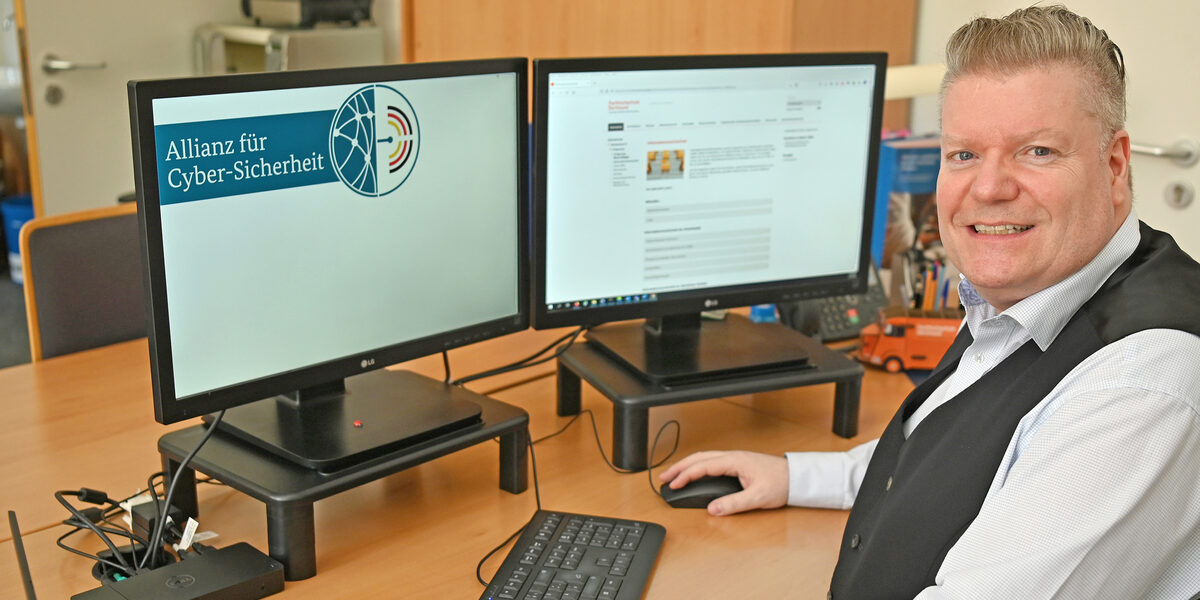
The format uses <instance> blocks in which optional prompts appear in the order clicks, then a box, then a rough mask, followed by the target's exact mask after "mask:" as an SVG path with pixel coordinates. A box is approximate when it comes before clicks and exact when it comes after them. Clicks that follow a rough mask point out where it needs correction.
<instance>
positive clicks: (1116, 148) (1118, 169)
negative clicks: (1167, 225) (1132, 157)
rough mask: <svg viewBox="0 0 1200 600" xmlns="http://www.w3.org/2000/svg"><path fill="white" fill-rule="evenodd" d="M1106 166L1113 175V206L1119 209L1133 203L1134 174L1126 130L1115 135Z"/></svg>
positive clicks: (1110, 144)
mask: <svg viewBox="0 0 1200 600" xmlns="http://www.w3.org/2000/svg"><path fill="white" fill-rule="evenodd" d="M1105 158H1106V164H1107V165H1108V168H1109V172H1110V173H1111V174H1112V178H1111V181H1110V185H1111V187H1112V194H1113V204H1114V205H1115V206H1116V207H1117V208H1119V207H1122V206H1125V207H1128V206H1129V205H1130V204H1131V203H1132V202H1133V174H1132V172H1131V171H1130V166H1129V132H1128V131H1125V130H1124V129H1122V130H1120V131H1118V132H1116V133H1114V134H1113V136H1112V139H1111V140H1109V142H1108V151H1107V152H1106V154H1105Z"/></svg>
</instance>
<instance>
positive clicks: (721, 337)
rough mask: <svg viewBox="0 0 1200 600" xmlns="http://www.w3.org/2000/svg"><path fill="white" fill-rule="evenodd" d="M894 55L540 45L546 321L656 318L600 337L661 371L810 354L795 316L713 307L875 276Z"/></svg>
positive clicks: (539, 182)
mask: <svg viewBox="0 0 1200 600" xmlns="http://www.w3.org/2000/svg"><path fill="white" fill-rule="evenodd" d="M885 65H886V55H885V54H883V53H837V54H787V55H742V56H679V57H625V58H586V59H558V60H538V61H535V62H534V147H535V150H534V156H535V158H534V261H535V264H534V291H533V303H534V305H533V317H532V318H533V326H534V327H535V328H548V327H561V326H568V325H578V326H592V325H599V324H604V323H609V322H612V321H622V320H628V319H647V321H646V327H645V328H643V327H642V324H640V323H637V324H632V325H630V324H620V325H616V324H610V325H605V326H602V327H594V328H592V329H590V330H589V332H588V339H589V340H590V341H591V342H593V343H594V344H596V345H597V346H599V347H600V348H601V349H602V350H605V351H607V352H610V353H611V354H612V355H613V356H615V357H617V358H619V359H620V360H621V362H623V363H624V364H626V366H629V367H630V368H632V369H634V370H636V371H637V372H638V373H639V374H641V375H643V376H645V377H647V378H649V379H651V380H654V381H656V382H668V383H669V382H671V381H676V382H684V381H691V380H697V379H701V380H702V379H705V378H707V377H710V376H712V377H718V376H728V375H737V374H741V373H747V372H753V371H756V370H761V369H772V368H792V367H795V366H798V365H801V364H803V363H804V361H805V356H804V354H803V352H802V351H800V350H799V348H798V347H797V345H796V344H795V343H794V340H791V339H789V338H788V337H787V336H788V335H790V334H791V333H793V332H791V331H790V330H789V331H788V332H783V331H782V330H784V329H786V328H783V327H782V326H779V327H776V328H774V329H771V328H765V327H748V326H742V325H741V321H736V322H734V323H732V324H718V323H716V322H709V321H707V320H706V321H704V322H703V325H701V320H700V316H699V315H700V313H701V312H702V311H707V310H712V309H724V308H731V307H739V306H747V305H754V304H761V303H775V302H786V301H793V300H800V299H807V298H815V297H821V296H829V295H841V294H848V293H857V292H862V291H864V290H865V288H866V282H867V276H868V272H869V270H870V232H871V223H872V212H873V210H872V209H873V204H874V193H875V171H876V165H877V162H878V149H879V137H880V125H881V120H882V106H883V82H884V72H885ZM747 323H748V322H747ZM709 328H712V329H714V330H718V329H719V330H720V333H717V334H715V335H708V334H706V330H707V329H709ZM780 336H782V337H780Z"/></svg>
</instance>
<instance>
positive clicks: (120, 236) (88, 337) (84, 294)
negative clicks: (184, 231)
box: [21, 204, 146, 362]
mask: <svg viewBox="0 0 1200 600" xmlns="http://www.w3.org/2000/svg"><path fill="white" fill-rule="evenodd" d="M139 239H140V236H139V234H138V221H137V205H136V204H118V205H116V206H110V207H105V208H98V209H93V210H84V211H78V212H72V213H67V214H61V215H55V216H51V217H39V218H35V219H33V220H32V221H29V222H28V223H26V224H25V226H24V227H22V228H21V264H22V268H23V269H24V277H25V314H26V315H27V316H28V319H29V346H30V353H31V355H32V358H33V361H34V362H37V361H39V360H43V359H46V358H51V357H54V356H59V355H61V354H69V353H71V352H79V351H80V350H87V349H89V348H95V347H98V346H105V345H108V344H115V343H117V342H123V341H127V340H131V339H136V338H139V337H145V336H146V299H145V296H144V293H143V289H144V288H143V284H142V258H141V250H140V248H139Z"/></svg>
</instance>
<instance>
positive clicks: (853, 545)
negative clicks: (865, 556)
mask: <svg viewBox="0 0 1200 600" xmlns="http://www.w3.org/2000/svg"><path fill="white" fill-rule="evenodd" d="M860 545H862V538H861V537H859V535H858V534H857V533H856V534H854V536H853V537H851V538H850V549H851V550H858V547H859V546H860Z"/></svg>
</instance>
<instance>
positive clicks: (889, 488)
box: [883, 476, 892, 491]
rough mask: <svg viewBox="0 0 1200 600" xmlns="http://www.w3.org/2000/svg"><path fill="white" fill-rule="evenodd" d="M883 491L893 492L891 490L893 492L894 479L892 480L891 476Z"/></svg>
mask: <svg viewBox="0 0 1200 600" xmlns="http://www.w3.org/2000/svg"><path fill="white" fill-rule="evenodd" d="M883 490H884V491H891V490H892V478H891V476H889V477H888V480H887V485H885V486H883Z"/></svg>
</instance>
